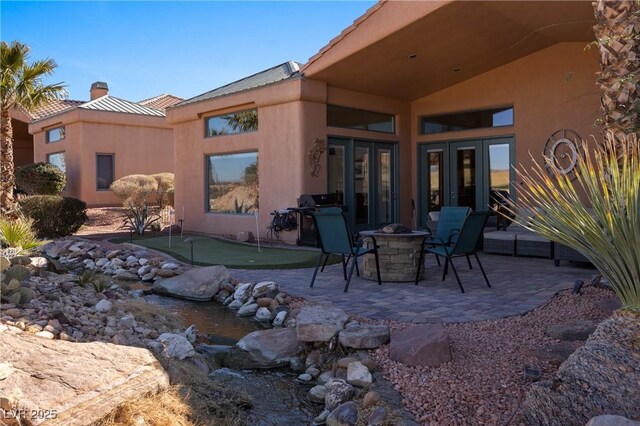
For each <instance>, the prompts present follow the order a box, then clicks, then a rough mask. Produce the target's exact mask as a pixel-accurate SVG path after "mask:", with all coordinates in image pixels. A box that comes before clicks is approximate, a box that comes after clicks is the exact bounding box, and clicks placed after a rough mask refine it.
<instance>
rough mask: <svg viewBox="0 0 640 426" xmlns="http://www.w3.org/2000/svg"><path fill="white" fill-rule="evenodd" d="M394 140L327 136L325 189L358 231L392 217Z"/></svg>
mask: <svg viewBox="0 0 640 426" xmlns="http://www.w3.org/2000/svg"><path fill="white" fill-rule="evenodd" d="M395 162H396V144H393V143H387V142H375V141H364V140H355V139H342V138H329V155H328V178H329V182H328V192H329V193H334V194H336V195H337V197H338V200H339V202H341V203H342V204H345V205H347V206H348V207H349V211H348V213H347V215H348V218H349V222H350V226H351V229H352V230H353V231H354V232H358V231H361V230H365V229H375V228H380V227H382V226H384V225H387V224H389V223H393V222H395V221H396V217H397V199H396V192H397V191H396V181H397V179H396V163H395Z"/></svg>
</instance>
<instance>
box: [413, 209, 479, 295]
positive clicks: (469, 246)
mask: <svg viewBox="0 0 640 426" xmlns="http://www.w3.org/2000/svg"><path fill="white" fill-rule="evenodd" d="M490 214H491V212H475V213H471V214H469V216H467V218H466V219H465V221H464V224H463V225H462V229H460V232H459V233H457V234H454V235H452V237H451V238H450V239H449V240H448V241H447V243H446V244H443V245H439V246H435V247H430V248H425V249H424V250H423V251H422V252H421V253H420V262H419V263H418V273H417V274H416V282H415V284H416V285H418V280H419V278H420V268H421V267H422V263H423V258H424V253H425V252H426V253H434V254H436V255H438V256H443V257H444V258H445V259H446V261H445V264H444V271H443V273H442V281H444V279H445V277H446V276H447V272H448V270H449V264H451V269H453V273H454V274H455V276H456V280H457V281H458V285H459V286H460V290H461V291H462V292H463V293H464V287H462V283H461V282H460V277H459V276H458V271H456V267H455V265H454V264H453V258H454V257H461V256H466V257H467V262H470V260H469V255H471V254H473V255H474V256H475V258H476V261H477V262H478V266H480V271H482V276H483V277H484V280H485V282H486V283H487V287H491V283H489V279H488V278H487V274H486V273H485V272H484V268H483V267H482V263H480V258H478V254H477V253H476V251H477V247H478V243H479V242H480V238H482V235H483V231H484V226H485V224H486V223H487V219H488V218H489V215H490ZM454 237H455V241H453V238H454ZM426 238H428V237H426Z"/></svg>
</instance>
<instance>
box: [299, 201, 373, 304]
mask: <svg viewBox="0 0 640 426" xmlns="http://www.w3.org/2000/svg"><path fill="white" fill-rule="evenodd" d="M313 221H314V222H315V225H316V231H317V233H318V242H319V243H320V249H321V250H322V252H321V253H320V256H319V257H318V264H317V265H316V269H315V271H313V278H311V284H310V285H309V287H313V283H314V282H315V280H316V275H318V269H319V268H320V265H321V264H322V260H323V257H324V256H327V257H328V256H329V255H330V254H339V255H340V256H341V257H342V273H343V275H344V279H345V281H346V284H345V286H344V291H345V292H346V291H348V290H349V283H350V282H351V277H352V275H353V270H354V269H355V268H356V266H357V263H358V257H360V256H362V255H365V254H367V253H373V254H374V256H375V259H376V272H377V274H378V284H379V285H380V284H382V281H381V280H380V264H379V262H378V245H377V244H376V239H375V238H374V237H372V236H367V237H365V238H371V239H372V240H373V248H371V249H367V248H365V247H363V244H364V238H360V239H358V241H357V242H356V243H355V244H354V242H353V239H352V238H351V233H350V232H349V227H348V225H347V218H346V217H345V216H344V213H343V211H342V209H341V208H339V207H328V208H324V209H319V210H317V211H315V212H313ZM349 260H351V270H350V271H349V276H348V277H347V263H348V262H349Z"/></svg>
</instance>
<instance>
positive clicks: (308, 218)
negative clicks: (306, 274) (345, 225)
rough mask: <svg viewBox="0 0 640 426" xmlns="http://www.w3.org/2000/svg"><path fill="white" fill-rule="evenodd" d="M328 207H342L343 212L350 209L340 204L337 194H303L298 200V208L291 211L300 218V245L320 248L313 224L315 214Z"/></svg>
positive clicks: (298, 241)
mask: <svg viewBox="0 0 640 426" xmlns="http://www.w3.org/2000/svg"><path fill="white" fill-rule="evenodd" d="M327 207H340V208H341V209H342V210H343V211H347V210H348V208H347V206H345V205H341V204H339V203H338V197H337V195H336V194H302V195H301V196H300V198H299V199H298V207H290V208H289V210H291V211H294V212H296V213H297V216H298V218H297V219H298V240H297V242H296V243H297V244H298V245H305V246H316V247H317V246H318V237H317V235H316V227H315V225H314V223H313V212H314V211H316V210H319V209H323V208H327Z"/></svg>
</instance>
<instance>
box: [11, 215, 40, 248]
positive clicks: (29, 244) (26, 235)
mask: <svg viewBox="0 0 640 426" xmlns="http://www.w3.org/2000/svg"><path fill="white" fill-rule="evenodd" d="M0 241H1V242H2V246H3V247H11V248H15V249H16V251H17V254H25V253H28V252H29V251H30V250H31V249H34V248H36V247H40V246H41V245H43V244H46V243H47V241H43V240H40V239H38V238H37V236H36V232H35V231H34V229H33V220H32V219H29V218H26V217H22V216H18V217H17V218H16V219H12V218H9V217H6V216H0Z"/></svg>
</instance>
